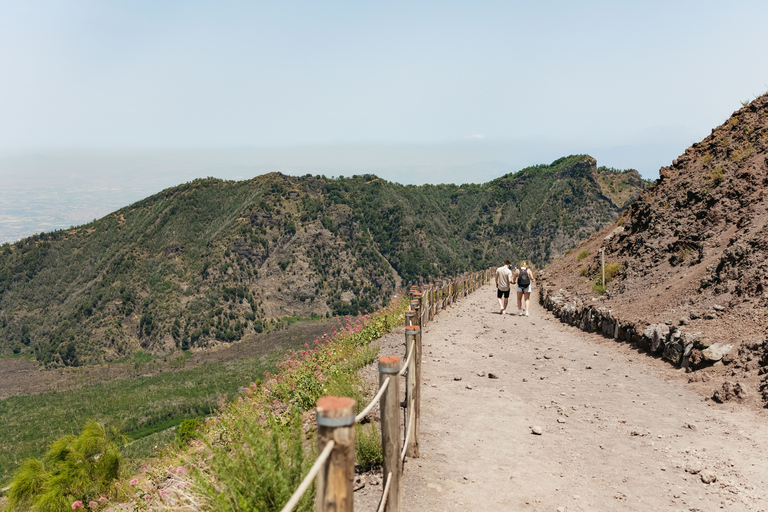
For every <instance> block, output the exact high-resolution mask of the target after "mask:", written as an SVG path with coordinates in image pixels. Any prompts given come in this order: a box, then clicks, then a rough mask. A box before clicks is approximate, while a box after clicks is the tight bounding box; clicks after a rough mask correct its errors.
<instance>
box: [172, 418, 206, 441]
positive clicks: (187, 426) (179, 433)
mask: <svg viewBox="0 0 768 512" xmlns="http://www.w3.org/2000/svg"><path fill="white" fill-rule="evenodd" d="M201 426H202V422H201V421H200V420H199V419H197V418H193V419H188V420H184V421H182V422H181V425H179V426H178V427H176V444H177V445H178V446H180V447H181V446H186V445H187V443H189V442H190V441H191V440H193V439H196V438H197V437H198V429H199V428H200V427H201Z"/></svg>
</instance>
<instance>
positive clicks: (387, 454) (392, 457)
mask: <svg viewBox="0 0 768 512" xmlns="http://www.w3.org/2000/svg"><path fill="white" fill-rule="evenodd" d="M398 373H400V358H399V357H397V356H385V357H380V358H379V387H381V386H383V385H384V381H385V380H386V379H387V377H389V385H388V386H387V389H386V391H384V394H383V395H381V402H380V406H379V407H380V409H381V447H382V450H383V454H384V457H383V458H384V461H383V464H382V466H383V467H382V470H383V475H384V480H385V481H386V478H387V475H389V473H390V472H391V473H392V483H391V484H390V486H389V496H388V497H387V504H386V506H385V508H384V511H385V512H400V507H401V503H402V492H403V483H402V478H401V476H402V471H403V465H402V464H401V463H400V451H401V444H400V442H401V440H400V436H401V434H400V376H399V375H398ZM318 512H320V511H318Z"/></svg>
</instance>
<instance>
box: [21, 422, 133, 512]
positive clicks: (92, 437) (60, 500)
mask: <svg viewBox="0 0 768 512" xmlns="http://www.w3.org/2000/svg"><path fill="white" fill-rule="evenodd" d="M123 441H124V438H123V436H121V435H120V434H119V433H118V432H117V430H115V429H109V430H108V429H106V428H105V427H104V426H103V425H100V424H98V423H96V422H95V421H92V422H90V423H87V424H86V425H85V426H84V427H83V430H82V432H81V434H80V437H74V436H71V435H70V436H65V437H63V438H61V439H59V440H57V441H54V442H53V443H52V444H51V447H50V449H49V450H48V452H47V453H46V454H45V456H44V458H43V460H42V461H41V460H37V459H27V460H25V461H24V462H23V463H22V464H21V466H20V467H19V469H18V470H17V471H16V473H15V474H14V477H13V481H12V483H11V488H10V490H9V491H8V510H10V511H17V510H18V511H21V510H31V511H34V512H44V511H45V512H48V511H56V510H66V509H68V508H69V507H70V506H71V505H72V503H73V502H75V501H78V500H82V501H85V502H87V501H88V498H94V497H96V496H98V495H100V494H103V493H105V492H106V491H107V490H108V489H110V488H111V486H112V483H113V482H114V481H115V480H116V479H117V477H118V473H119V472H120V464H121V456H120V449H119V444H122V442H123Z"/></svg>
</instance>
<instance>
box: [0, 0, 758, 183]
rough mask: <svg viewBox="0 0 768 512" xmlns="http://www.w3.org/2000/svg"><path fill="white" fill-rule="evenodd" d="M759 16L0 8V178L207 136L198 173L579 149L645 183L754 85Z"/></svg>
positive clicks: (740, 8) (513, 162)
mask: <svg viewBox="0 0 768 512" xmlns="http://www.w3.org/2000/svg"><path fill="white" fill-rule="evenodd" d="M766 19H768V2H765V1H764V0H760V1H758V0H755V1H739V0H735V1H734V0H732V1H730V2H723V1H717V2H715V1H707V0H696V1H676V0H664V1H642V0H638V1H634V2H624V1H616V0H611V1H584V0H581V1H578V2H575V1H539V2H533V1H530V0H526V1H487V0H473V1H471V2H470V1H464V2H457V1H446V0H441V1H421V2H419V1H408V2H402V1H391V0H390V1H387V2H376V1H359V0H358V1H334V0H324V1H280V2H278V1H270V2H267V1H256V0H254V1H248V2H246V1H243V2H234V1H216V2H203V1H194V0H184V1H156V0H152V1H148V0H146V1H145V0H126V1H121V0H109V1H88V0H83V1H77V0H50V1H45V0H41V1H37V0H33V1H24V0H0V73H1V74H0V77H1V78H0V151H3V155H8V154H11V155H13V157H14V159H11V160H8V159H6V160H5V161H4V162H5V163H4V164H3V165H1V167H2V169H0V173H5V175H6V176H7V175H8V173H11V172H14V167H13V163H12V162H16V161H18V160H17V159H18V157H20V156H21V157H24V156H25V155H37V156H40V155H44V156H45V157H46V158H47V161H48V164H47V165H48V167H46V168H45V170H47V171H51V169H56V163H55V162H56V155H60V154H61V153H60V152H59V153H57V152H56V150H61V149H71V148H77V149H78V150H80V151H82V153H81V154H83V155H85V154H86V153H87V152H88V151H89V150H95V149H109V148H113V149H114V148H116V149H130V148H135V149H141V150H147V149H155V150H157V149H163V148H176V150H177V151H178V150H179V149H181V150H182V152H183V151H184V150H195V151H196V150H199V149H201V148H210V149H217V148H218V151H213V152H212V153H209V155H218V156H217V157H215V158H214V159H213V163H212V164H209V163H206V164H205V166H208V167H212V168H213V169H214V170H213V172H208V174H212V175H217V174H216V171H215V169H216V167H217V165H218V166H219V168H220V169H221V172H220V174H222V175H224V174H227V173H228V172H229V173H230V174H231V173H232V172H234V171H231V169H230V168H229V167H228V166H230V165H237V166H240V171H242V170H243V169H245V172H246V174H248V172H252V173H254V174H258V173H260V172H261V171H263V170H265V169H268V168H276V169H277V168H279V169H281V170H284V171H287V172H292V171H294V168H295V169H300V170H301V171H302V172H303V171H304V170H313V169H315V168H317V169H323V170H330V171H329V173H330V174H331V175H333V174H349V173H350V172H349V170H350V169H353V170H354V169H360V170H363V171H368V170H376V171H377V172H379V174H381V175H382V176H383V177H385V178H387V179H390V180H392V181H400V182H405V183H423V182H425V181H434V180H437V181H446V182H448V181H450V182H458V183H460V182H467V181H475V182H480V181H487V180H489V179H492V178H493V177H496V176H497V175H495V174H494V173H495V172H497V171H500V170H504V169H505V168H506V167H505V166H508V167H509V169H511V170H519V169H520V168H522V167H524V166H527V165H531V164H536V163H549V162H551V161H552V160H554V159H556V158H558V157H560V156H564V155H567V154H571V153H589V154H591V155H592V156H595V157H596V158H597V159H598V163H599V164H601V165H608V166H612V167H618V168H629V167H634V168H637V169H639V170H640V171H641V172H642V173H643V174H644V176H645V177H648V178H655V177H657V176H658V168H659V167H660V166H662V165H667V164H669V163H670V162H671V160H672V159H673V158H675V157H676V156H677V155H679V154H681V153H682V152H683V151H684V150H685V148H686V147H688V146H689V145H690V144H692V143H693V142H696V141H698V140H701V139H702V138H703V137H705V136H706V135H707V134H709V132H710V130H711V129H712V128H713V127H715V126H717V125H719V124H720V123H722V122H723V121H725V120H726V119H727V118H728V116H730V114H731V113H732V112H733V111H734V110H737V109H738V108H740V107H741V104H740V102H741V101H743V100H749V99H753V98H754V97H755V96H757V95H760V94H762V93H764V92H765V91H766V90H768V52H767V51H766V49H768V28H766ZM233 148H234V149H236V151H235V150H234V149H233ZM230 150H232V151H231V152H230ZM195 151H190V152H189V153H188V157H187V159H188V160H190V161H193V160H195V158H196V157H195V156H194V155H195ZM142 154H144V155H146V153H142ZM217 159H218V160H217ZM8 162H11V163H8ZM51 162H53V163H51ZM158 162H160V160H156V161H155V164H154V165H160V163H158ZM217 162H218V163H217ZM233 162H236V164H233ZM484 162H485V164H482V165H480V166H479V167H478V166H476V165H475V166H473V164H481V163H484ZM488 162H492V163H491V164H489V163H488ZM468 166H469V167H468ZM192 167H194V165H192V166H191V167H190V171H189V172H190V173H194V172H199V171H193V170H192ZM30 169H31V170H30ZM334 169H336V170H338V171H339V172H337V173H333V172H332V171H333V170H334ZM472 169H475V171H473V170H472ZM478 169H482V170H478ZM240 171H238V172H240ZM25 172H27V173H28V174H26V178H29V179H34V178H35V176H36V174H35V172H36V171H35V168H34V167H32V168H28V170H27V171H25ZM41 172H42V171H41ZM104 172H106V171H104ZM125 172H130V171H125ZM294 172H299V171H298V170H295V171H294ZM505 172H508V171H505ZM0 177H1V176H0ZM1 186H2V185H1V184H0V187H1Z"/></svg>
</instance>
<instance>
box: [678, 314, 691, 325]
mask: <svg viewBox="0 0 768 512" xmlns="http://www.w3.org/2000/svg"><path fill="white" fill-rule="evenodd" d="M690 323H691V319H690V318H688V317H687V316H684V317H681V318H680V325H688V324H690Z"/></svg>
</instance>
